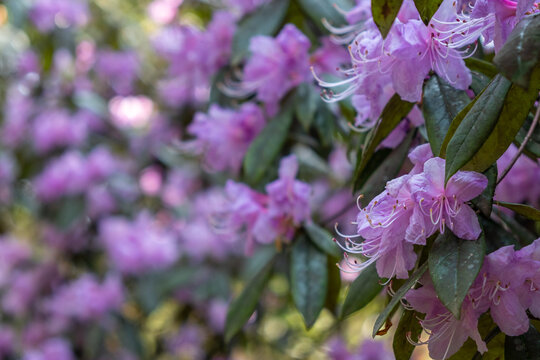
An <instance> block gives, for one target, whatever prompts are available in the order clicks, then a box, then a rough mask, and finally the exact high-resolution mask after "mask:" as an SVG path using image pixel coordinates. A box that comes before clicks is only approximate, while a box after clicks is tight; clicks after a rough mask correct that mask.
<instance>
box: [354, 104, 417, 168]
mask: <svg viewBox="0 0 540 360" xmlns="http://www.w3.org/2000/svg"><path fill="white" fill-rule="evenodd" d="M413 106H414V104H413V103H410V102H407V101H403V100H401V98H400V97H399V95H398V94H394V96H392V98H391V99H390V101H388V103H387V104H386V106H385V107H384V110H383V112H382V114H381V117H380V118H379V121H378V122H377V125H376V126H375V128H374V129H373V130H372V131H371V132H370V135H369V137H368V139H366V140H367V143H366V145H365V148H364V151H362V157H361V158H360V159H358V161H359V162H360V163H359V165H358V166H357V167H358V169H357V170H356V172H357V173H358V174H361V173H362V171H363V170H364V168H365V167H366V165H367V163H368V162H369V160H370V159H371V156H372V155H373V153H374V152H375V149H376V148H377V146H379V144H380V143H381V142H382V141H383V140H384V139H385V138H386V137H387V136H388V135H389V134H390V133H391V132H392V130H394V129H395V128H396V126H397V125H398V124H399V122H400V121H401V120H402V119H403V118H405V116H407V114H409V112H410V111H411V109H412V107H413Z"/></svg>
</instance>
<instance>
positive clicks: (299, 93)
mask: <svg viewBox="0 0 540 360" xmlns="http://www.w3.org/2000/svg"><path fill="white" fill-rule="evenodd" d="M320 101H321V100H320V95H319V94H318V93H317V92H316V91H315V90H314V88H313V86H312V85H311V84H307V83H304V84H301V85H300V86H298V88H297V90H296V99H295V103H296V106H295V109H294V110H295V113H296V117H297V118H298V121H300V124H302V126H303V127H304V130H306V131H308V130H309V128H310V127H311V123H312V122H313V119H314V117H315V111H316V110H317V105H318V104H319V102H320Z"/></svg>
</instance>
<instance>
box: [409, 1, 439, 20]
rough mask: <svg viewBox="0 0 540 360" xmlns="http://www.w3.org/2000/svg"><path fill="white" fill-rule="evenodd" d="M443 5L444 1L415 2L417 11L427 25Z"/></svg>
mask: <svg viewBox="0 0 540 360" xmlns="http://www.w3.org/2000/svg"><path fill="white" fill-rule="evenodd" d="M441 3H442V0H414V5H416V9H417V10H418V12H419V13H420V17H421V18H422V21H423V22H424V24H426V25H428V24H429V20H431V18H432V17H433V14H435V12H436V11H437V9H438V8H439V6H440V5H441Z"/></svg>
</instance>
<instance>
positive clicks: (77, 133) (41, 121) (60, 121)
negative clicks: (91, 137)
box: [33, 109, 88, 154]
mask: <svg viewBox="0 0 540 360" xmlns="http://www.w3.org/2000/svg"><path fill="white" fill-rule="evenodd" d="M81 120H82V119H80V118H76V117H72V116H71V115H70V114H69V113H68V111H67V110H65V109H51V110H45V111H44V112H42V113H40V114H39V115H38V116H37V117H36V118H34V120H33V122H34V129H33V144H34V147H35V148H36V150H37V151H38V152H39V153H41V154H42V153H45V152H47V151H50V150H52V149H54V148H56V147H61V146H77V145H80V144H82V143H83V142H84V141H85V140H86V137H87V135H88V128H87V124H86V123H85V122H83V121H81Z"/></svg>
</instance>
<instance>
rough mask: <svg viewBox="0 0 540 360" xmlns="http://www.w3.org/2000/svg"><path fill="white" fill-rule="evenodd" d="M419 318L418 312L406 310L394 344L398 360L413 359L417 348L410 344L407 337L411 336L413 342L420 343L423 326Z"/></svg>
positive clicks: (400, 321) (402, 315)
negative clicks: (412, 356)
mask: <svg viewBox="0 0 540 360" xmlns="http://www.w3.org/2000/svg"><path fill="white" fill-rule="evenodd" d="M419 316H420V314H419V313H417V312H416V311H408V310H404V311H403V314H401V318H400V319H399V324H398V327H397V329H396V332H395V334H394V341H393V343H392V348H393V350H394V355H395V357H396V360H409V359H410V358H411V355H412V352H413V351H414V348H415V346H414V345H413V344H411V343H410V342H409V340H408V339H407V335H410V339H412V340H413V341H418V339H419V337H420V333H421V332H422V325H420V321H419V320H418V317H419Z"/></svg>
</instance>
